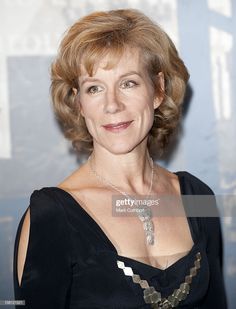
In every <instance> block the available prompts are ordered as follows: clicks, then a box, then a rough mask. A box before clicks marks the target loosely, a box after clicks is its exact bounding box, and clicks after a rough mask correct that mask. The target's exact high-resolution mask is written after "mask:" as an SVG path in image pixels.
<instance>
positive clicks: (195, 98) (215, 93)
mask: <svg viewBox="0 0 236 309" xmlns="http://www.w3.org/2000/svg"><path fill="white" fill-rule="evenodd" d="M122 7H123V8H125V7H132V8H138V9H140V10H142V11H143V12H144V13H146V14H147V15H148V16H150V17H151V18H152V19H154V20H155V21H156V22H158V23H159V24H160V25H162V26H163V28H164V29H165V30H166V31H167V33H168V34H169V35H170V36H171V38H172V39H173V41H174V42H175V44H176V45H177V47H178V50H179V52H180V54H181V56H182V58H183V59H184V61H185V63H186V65H187V67H188V69H189V72H190V74H191V79H190V87H191V92H192V93H191V96H190V100H189V105H188V106H187V108H186V113H185V117H184V119H183V132H182V136H181V139H180V140H179V143H178V145H177V146H176V147H175V151H174V153H173V154H172V156H171V157H170V158H171V159H168V160H162V161H160V162H159V163H160V164H162V165H163V166H166V167H167V168H168V169H169V170H171V171H177V170H187V171H189V172H191V173H192V174H194V175H196V176H197V177H199V178H201V179H202V180H203V181H204V182H206V183H207V184H208V185H209V186H210V187H211V188H212V189H213V190H214V192H215V193H216V194H219V195H222V194H224V195H235V193H236V177H235V175H236V174H235V173H236V159H235V153H236V139H235V135H236V134H235V133H236V130H235V127H236V121H235V120H236V116H235V104H234V102H235V94H236V92H235V89H236V82H235V72H236V71H235V35H236V15H235V14H236V1H233V0H223V1H222V0H208V1H207V0H198V1H196V0H145V1H142V0H129V1H128V0H126V1H122V0H121V1H109V0H96V1H92V0H85V1H81V0H2V1H1V2H0V25H1V27H0V300H13V299H14V296H13V282H12V263H13V246H14V239H15V233H16V229H17V226H18V223H19V220H20V218H21V216H22V214H23V212H24V211H25V209H26V208H27V206H28V202H29V196H30V194H31V193H32V191H33V190H34V189H36V188H41V187H43V186H50V185H56V184H57V183H59V182H60V181H61V180H62V179H64V178H65V177H66V176H67V175H69V174H70V173H71V172H72V171H73V170H74V169H75V168H76V167H77V166H78V164H80V162H82V161H83V159H84V157H83V156H80V157H79V158H78V159H77V158H76V156H75V155H74V154H73V152H71V150H70V144H69V143H68V142H67V141H65V139H64V138H63V136H62V134H61V132H60V129H59V127H58V125H57V123H56V121H55V119H54V116H53V113H52V109H51V105H50V99H49V83H50V82H49V79H50V77H49V66H50V63H51V60H52V59H53V56H54V55H55V53H56V50H57V47H58V42H59V40H60V38H61V36H62V34H63V33H64V31H65V30H66V29H67V28H68V26H69V25H71V24H72V23H73V22H74V21H75V20H76V19H78V18H79V17H80V16H82V15H84V14H87V13H89V12H91V11H93V10H103V9H115V8H122ZM234 200H235V199H234ZM218 207H219V208H220V207H221V205H218ZM231 207H232V208H231V209H232V213H231V212H230V211H229V213H228V215H227V216H224V217H222V218H221V221H222V227H223V236H224V274H225V283H226V289H227V295H228V302H229V308H232V309H233V308H235V304H236V294H235V291H236V219H235V218H234V217H233V209H235V207H236V206H235V205H234V204H233V205H231ZM49 237H50V236H49ZM3 307H7V308H10V307H11V306H3Z"/></svg>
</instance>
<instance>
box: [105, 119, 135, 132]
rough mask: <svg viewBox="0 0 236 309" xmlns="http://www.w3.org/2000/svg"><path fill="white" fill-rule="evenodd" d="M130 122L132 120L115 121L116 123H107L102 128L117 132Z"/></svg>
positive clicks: (126, 126)
mask: <svg viewBox="0 0 236 309" xmlns="http://www.w3.org/2000/svg"><path fill="white" fill-rule="evenodd" d="M132 122H133V120H132V121H122V122H117V123H108V124H106V125H104V126H103V128H105V129H106V130H108V131H112V132H119V131H122V130H125V129H126V128H128V127H129V126H130V124H131V123H132Z"/></svg>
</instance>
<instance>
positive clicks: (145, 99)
mask: <svg viewBox="0 0 236 309" xmlns="http://www.w3.org/2000/svg"><path fill="white" fill-rule="evenodd" d="M108 59H109V55H107V56H106V57H105V58H104V59H102V60H101V61H100V62H99V63H98V65H97V66H96V71H95V73H94V75H93V76H92V77H90V76H89V75H88V73H87V72H86V70H85V68H83V67H82V74H81V76H80V78H79V87H80V92H79V104H80V108H81V114H82V116H83V117H84V119H85V122H86V125H87V128H88V131H89V133H90V134H91V136H92V137H93V145H94V149H95V150H96V149H98V148H99V147H103V148H105V149H106V150H107V151H109V152H111V153H113V154H124V153H127V152H130V151H132V150H133V149H134V148H136V147H140V146H141V145H143V143H146V142H147V137H148V133H149V131H150V129H151V127H152V124H153V117H154V109H155V108H157V107H158V106H159V105H160V103H161V101H162V100H161V98H159V97H156V96H155V93H154V89H153V86H152V82H151V80H150V78H149V76H148V73H147V72H146V69H145V66H144V64H143V63H142V59H141V57H140V53H139V52H138V50H137V49H127V50H126V51H125V52H124V54H123V55H122V57H121V58H120V60H119V62H118V63H117V65H116V66H115V67H113V68H112V69H109V70H107V69H106V70H105V69H104V67H105V66H106V63H107V60H108Z"/></svg>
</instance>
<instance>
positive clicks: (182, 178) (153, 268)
mask: <svg viewBox="0 0 236 309" xmlns="http://www.w3.org/2000/svg"><path fill="white" fill-rule="evenodd" d="M182 173H184V172H174V174H175V175H177V177H178V181H179V188H180V194H181V195H184V194H185V190H184V174H182ZM51 188H53V189H56V190H58V191H60V192H62V193H63V194H65V195H66V196H67V197H69V198H70V199H71V201H72V202H73V203H74V205H75V206H76V207H77V209H79V210H81V211H82V213H83V214H84V215H85V216H86V218H87V219H88V220H89V221H90V223H91V224H92V225H94V227H95V228H96V229H97V230H98V231H99V232H100V234H101V235H102V236H103V238H104V239H105V241H106V242H107V243H108V244H109V246H110V248H111V251H112V252H113V253H114V254H115V255H116V256H117V257H118V258H121V259H125V260H127V261H130V262H133V263H136V264H139V265H141V266H143V267H147V268H149V269H150V270H156V271H159V272H164V271H165V272H167V271H169V270H171V269H173V268H175V267H177V266H178V265H179V264H180V263H181V262H182V261H184V260H185V259H186V258H188V257H189V256H191V255H192V254H193V252H194V251H195V247H196V245H197V239H196V237H195V233H194V231H193V228H192V224H191V221H192V219H193V218H191V217H187V216H186V218H187V222H188V226H189V229H190V234H191V237H192V240H193V246H192V248H191V249H190V251H188V253H187V254H186V255H184V256H183V257H181V258H179V259H178V260H177V261H175V262H174V263H173V264H171V265H170V266H168V267H167V268H165V269H161V268H158V267H155V266H152V265H150V264H148V263H144V262H141V261H138V260H136V259H133V258H131V257H128V256H124V255H119V254H118V251H117V249H116V247H115V245H114V244H113V243H112V241H111V240H110V239H109V237H108V236H107V234H106V233H105V232H104V230H103V229H102V228H101V226H100V225H99V224H98V223H97V221H96V220H95V219H94V218H93V217H92V216H91V215H90V214H89V213H88V212H87V211H86V210H85V208H84V207H82V206H81V205H80V203H79V201H78V200H77V199H76V198H75V197H74V196H73V195H72V194H71V193H69V192H68V191H66V190H64V189H62V188H60V187H51ZM181 200H182V204H183V207H184V208H185V205H184V202H183V199H182V198H181ZM78 206H79V207H78Z"/></svg>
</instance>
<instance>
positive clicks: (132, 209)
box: [112, 194, 236, 217]
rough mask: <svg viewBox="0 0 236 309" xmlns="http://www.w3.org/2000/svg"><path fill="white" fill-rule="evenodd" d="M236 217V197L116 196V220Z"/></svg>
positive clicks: (113, 206)
mask: <svg viewBox="0 0 236 309" xmlns="http://www.w3.org/2000/svg"><path fill="white" fill-rule="evenodd" d="M148 208H150V210H151V213H152V217H161V216H164V217H165V216H168V217H170V216H176V217H181V216H187V217H236V195H212V194H211V195H181V196H179V195H164V194H159V195H149V196H142V195H141V196H140V195H135V196H134V195H130V196H127V197H126V196H124V195H113V196H112V215H113V216H117V217H118V216H135V215H138V214H141V213H142V212H143V213H145V212H146V211H147V209H148Z"/></svg>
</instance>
